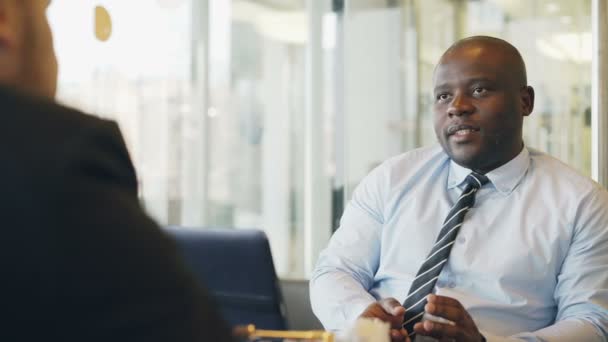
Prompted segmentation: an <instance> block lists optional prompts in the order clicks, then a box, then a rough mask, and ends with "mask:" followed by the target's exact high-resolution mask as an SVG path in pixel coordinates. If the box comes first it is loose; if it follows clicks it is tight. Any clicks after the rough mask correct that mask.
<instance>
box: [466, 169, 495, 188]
mask: <svg viewBox="0 0 608 342" xmlns="http://www.w3.org/2000/svg"><path fill="white" fill-rule="evenodd" d="M489 181H490V180H489V179H488V177H486V176H484V175H482V174H481V173H477V172H475V171H473V172H471V173H469V174H468V175H467V178H466V183H467V185H468V186H472V187H474V188H475V189H479V188H481V187H482V186H483V185H484V184H486V183H487V182H489Z"/></svg>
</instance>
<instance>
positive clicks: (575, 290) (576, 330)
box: [418, 188, 608, 342]
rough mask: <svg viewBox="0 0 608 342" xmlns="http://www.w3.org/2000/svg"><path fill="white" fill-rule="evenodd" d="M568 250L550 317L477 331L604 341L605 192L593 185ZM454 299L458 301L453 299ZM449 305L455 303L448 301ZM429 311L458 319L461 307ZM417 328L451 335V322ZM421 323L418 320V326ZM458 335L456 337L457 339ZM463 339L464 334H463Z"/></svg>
mask: <svg viewBox="0 0 608 342" xmlns="http://www.w3.org/2000/svg"><path fill="white" fill-rule="evenodd" d="M577 218H578V219H577V221H576V222H573V223H572V224H573V225H574V232H573V236H572V241H571V243H570V248H569V250H568V254H567V255H566V258H565V259H564V262H563V264H562V267H561V270H560V272H559V275H558V277H557V286H556V288H555V295H554V296H555V301H556V303H557V307H558V312H557V316H556V320H555V323H554V324H553V325H551V326H548V327H546V328H543V329H539V330H537V331H533V332H522V333H519V334H516V335H513V336H509V337H502V336H495V335H492V334H490V333H489V332H484V331H481V332H482V334H483V335H484V336H485V338H486V339H487V341H497V342H498V341H505V342H507V341H549V342H566V341H589V342H593V341H606V340H607V336H608V193H607V192H606V191H604V190H602V189H600V188H597V189H596V190H595V191H594V192H593V193H592V194H591V195H590V196H588V197H587V198H585V199H584V200H583V201H582V202H581V203H580V205H579V208H578V212H577ZM458 305H459V304H458ZM451 306H452V307H454V306H457V305H451ZM433 310H436V311H433V312H430V313H431V314H434V315H437V316H440V317H443V318H446V319H448V320H451V321H453V322H458V321H459V320H460V318H461V317H465V316H467V315H468V314H467V313H466V312H462V311H464V309H460V310H450V309H449V308H447V307H441V306H435V307H433ZM429 325H430V326H432V329H430V330H428V331H426V332H425V331H423V330H419V331H418V332H419V333H420V334H428V335H431V336H436V337H447V338H455V337H457V335H458V334H459V333H460V329H459V328H460V327H459V326H458V323H457V324H456V327H453V326H449V325H446V324H439V323H431V324H429ZM419 329H422V325H420V326H419ZM457 340H458V339H457ZM463 341H464V340H463Z"/></svg>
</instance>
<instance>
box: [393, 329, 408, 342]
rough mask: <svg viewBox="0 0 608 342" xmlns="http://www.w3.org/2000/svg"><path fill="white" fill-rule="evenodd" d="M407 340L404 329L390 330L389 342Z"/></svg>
mask: <svg viewBox="0 0 608 342" xmlns="http://www.w3.org/2000/svg"><path fill="white" fill-rule="evenodd" d="M406 339H407V333H406V332H405V329H391V341H392V342H404V341H406Z"/></svg>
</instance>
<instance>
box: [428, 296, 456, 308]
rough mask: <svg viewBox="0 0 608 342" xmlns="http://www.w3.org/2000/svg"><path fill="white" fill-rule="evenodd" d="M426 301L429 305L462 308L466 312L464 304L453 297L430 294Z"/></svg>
mask: <svg viewBox="0 0 608 342" xmlns="http://www.w3.org/2000/svg"><path fill="white" fill-rule="evenodd" d="M426 300H427V302H428V303H433V304H437V305H445V306H452V307H455V308H460V309H463V310H464V307H463V306H462V304H460V302H459V301H458V300H456V299H454V298H451V297H446V296H439V295H436V294H430V295H428V296H427V297H426Z"/></svg>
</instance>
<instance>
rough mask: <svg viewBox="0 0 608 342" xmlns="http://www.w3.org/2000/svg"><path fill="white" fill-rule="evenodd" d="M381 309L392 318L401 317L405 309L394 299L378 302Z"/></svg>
mask: <svg viewBox="0 0 608 342" xmlns="http://www.w3.org/2000/svg"><path fill="white" fill-rule="evenodd" d="M378 303H379V304H380V306H382V309H384V311H386V312H387V313H389V314H391V315H393V316H403V314H405V308H404V307H403V306H401V303H399V302H398V301H397V300H396V299H395V298H384V299H381V300H380V301H378Z"/></svg>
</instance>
